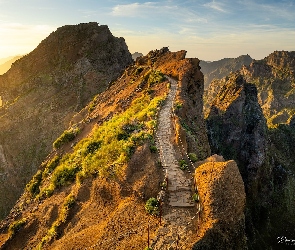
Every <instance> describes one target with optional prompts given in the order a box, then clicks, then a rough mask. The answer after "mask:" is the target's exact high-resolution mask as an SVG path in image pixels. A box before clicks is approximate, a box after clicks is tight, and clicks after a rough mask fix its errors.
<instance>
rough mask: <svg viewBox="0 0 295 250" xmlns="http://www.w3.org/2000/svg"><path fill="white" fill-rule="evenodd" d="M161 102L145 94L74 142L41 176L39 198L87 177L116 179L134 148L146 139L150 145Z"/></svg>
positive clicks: (160, 99)
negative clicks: (70, 150)
mask: <svg viewBox="0 0 295 250" xmlns="http://www.w3.org/2000/svg"><path fill="white" fill-rule="evenodd" d="M163 100H164V98H163V97H155V98H153V99H151V97H150V96H149V95H147V94H145V95H142V96H141V97H139V98H137V99H135V100H134V101H133V102H132V103H131V106H130V108H129V109H127V110H126V111H125V112H123V113H121V114H118V115H115V116H113V118H111V119H110V120H109V121H106V122H104V123H103V124H102V125H100V126H96V127H94V128H93V130H92V133H91V135H90V136H89V137H87V138H85V139H83V140H81V141H80V142H79V143H77V145H76V146H75V147H74V151H73V153H70V154H67V155H64V156H63V157H62V158H61V159H60V158H58V157H56V158H54V159H53V160H52V161H51V162H50V163H48V165H47V166H46V168H45V170H44V174H43V176H44V177H46V176H47V177H49V178H48V181H47V182H46V183H47V186H45V187H43V188H42V189H41V193H40V197H42V198H46V197H49V196H50V195H51V194H52V193H53V191H54V190H55V188H58V187H61V186H64V185H67V184H69V183H72V182H73V181H75V180H78V181H81V180H82V179H83V178H85V177H87V176H89V175H94V176H100V177H115V176H119V175H120V173H121V172H122V170H123V169H124V166H126V164H127V162H128V160H129V158H130V157H131V155H132V154H133V152H134V151H135V148H136V147H137V146H139V145H142V144H143V143H144V142H145V141H146V140H148V141H150V142H151V143H153V134H154V130H155V127H156V119H157V113H158V110H159V108H160V105H161V103H162V102H163ZM64 134H65V133H64ZM60 138H64V136H61V137H60ZM71 138H72V137H71ZM60 141H64V139H60Z"/></svg>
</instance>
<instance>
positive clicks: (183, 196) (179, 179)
mask: <svg viewBox="0 0 295 250" xmlns="http://www.w3.org/2000/svg"><path fill="white" fill-rule="evenodd" d="M166 78H167V79H168V80H169V82H170V84H171V89H170V92H169V94H168V96H167V98H166V101H165V104H164V106H163V107H162V109H161V110H160V112H159V119H158V130H157V133H156V135H157V141H156V143H157V147H158V149H159V151H160V157H161V161H162V166H163V168H164V170H165V171H166V173H167V177H168V193H169V205H170V206H172V207H193V206H194V204H193V202H192V200H191V187H192V183H191V180H190V179H187V177H186V176H185V174H184V172H183V171H182V170H181V169H180V168H179V164H178V161H177V159H176V152H175V149H174V146H173V143H172V142H171V140H172V139H173V137H174V135H173V134H172V133H173V125H172V116H173V114H172V109H173V105H174V99H175V96H176V91H177V81H176V80H174V79H172V78H171V77H167V76H166Z"/></svg>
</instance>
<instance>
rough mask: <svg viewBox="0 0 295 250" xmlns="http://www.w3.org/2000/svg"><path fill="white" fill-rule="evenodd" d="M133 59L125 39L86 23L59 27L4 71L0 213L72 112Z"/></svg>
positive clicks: (1, 79) (0, 87) (1, 86)
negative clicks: (2, 161)
mask: <svg viewBox="0 0 295 250" xmlns="http://www.w3.org/2000/svg"><path fill="white" fill-rule="evenodd" d="M132 62H133V61H132V57H131V54H130V53H129V51H128V48H127V45H126V43H125V41H124V39H123V38H116V37H114V36H113V35H112V34H111V32H110V31H109V29H108V27H107V26H105V25H102V26H99V25H98V24H97V23H85V24H79V25H67V26H63V27H61V28H58V29H57V30H56V31H55V32H53V33H52V34H50V35H49V36H48V37H47V38H46V39H45V40H43V41H42V42H41V43H40V44H39V45H38V47H37V48H36V49H35V50H34V51H32V52H31V53H30V54H28V55H26V56H24V57H23V58H21V59H19V60H17V61H16V62H15V63H13V65H12V67H11V69H10V70H9V71H8V72H7V73H6V74H4V75H2V76H0V96H1V100H2V104H3V105H2V106H1V107H0V145H1V148H3V154H2V155H3V156H5V161H6V164H4V165H1V167H0V176H2V178H0V218H1V217H2V216H3V215H5V214H7V212H8V211H9V209H10V208H11V207H12V205H13V204H14V203H15V201H16V199H17V197H18V196H19V195H20V193H21V191H22V190H23V188H24V186H25V184H26V183H27V182H28V180H29V179H30V178H31V176H32V175H33V174H34V173H35V172H36V169H37V166H39V164H40V163H41V162H42V160H43V159H44V158H45V156H46V155H47V154H48V153H49V152H50V151H51V149H52V143H53V141H54V140H55V139H56V138H57V137H58V136H59V135H60V134H61V133H62V131H64V130H65V129H66V128H67V127H68V123H69V121H70V119H71V117H72V116H73V115H74V114H75V113H76V112H78V111H79V110H80V109H81V108H83V107H84V106H85V105H86V104H87V103H88V102H89V101H90V100H91V98H93V96H94V95H95V94H97V93H100V92H102V91H104V90H105V89H106V88H107V87H108V86H109V83H110V82H111V81H113V80H114V79H116V78H117V77H118V76H119V75H120V73H121V71H122V70H124V69H125V67H126V66H128V65H130V64H131V63H132ZM2 158H3V157H2ZM2 158H1V159H2Z"/></svg>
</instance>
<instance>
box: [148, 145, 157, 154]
mask: <svg viewBox="0 0 295 250" xmlns="http://www.w3.org/2000/svg"><path fill="white" fill-rule="evenodd" d="M150 151H151V152H152V153H157V151H158V149H157V147H156V145H150Z"/></svg>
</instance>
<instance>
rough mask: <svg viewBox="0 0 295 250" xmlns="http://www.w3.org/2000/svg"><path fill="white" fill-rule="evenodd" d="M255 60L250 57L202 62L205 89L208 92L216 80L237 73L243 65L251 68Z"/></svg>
mask: <svg viewBox="0 0 295 250" xmlns="http://www.w3.org/2000/svg"><path fill="white" fill-rule="evenodd" d="M252 61H253V59H252V58H251V57H250V56H249V55H242V56H239V57H237V58H224V59H221V60H218V61H214V62H206V61H201V62H200V66H201V71H202V72H203V74H204V87H205V90H207V88H208V86H209V84H210V83H211V82H212V81H213V80H214V79H215V80H219V79H221V78H223V77H225V76H227V75H229V74H230V73H231V72H235V71H237V70H239V69H241V67H242V66H243V65H246V66H249V65H250V63H251V62H252Z"/></svg>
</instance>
